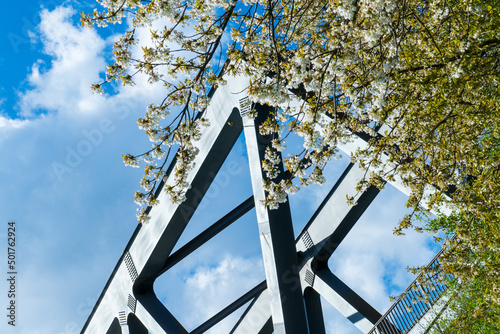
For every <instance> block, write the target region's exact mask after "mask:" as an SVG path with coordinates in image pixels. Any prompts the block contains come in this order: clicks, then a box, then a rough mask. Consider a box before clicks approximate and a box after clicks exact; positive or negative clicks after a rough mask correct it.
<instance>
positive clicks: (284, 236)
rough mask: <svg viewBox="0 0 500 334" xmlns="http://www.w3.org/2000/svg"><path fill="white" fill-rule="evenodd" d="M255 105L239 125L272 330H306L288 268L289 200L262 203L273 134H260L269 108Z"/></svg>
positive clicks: (292, 256)
mask: <svg viewBox="0 0 500 334" xmlns="http://www.w3.org/2000/svg"><path fill="white" fill-rule="evenodd" d="M256 109H257V117H256V118H255V119H253V118H250V117H248V115H247V116H243V126H244V131H245V142H246V146H247V153H248V161H249V164H250V176H251V179H252V188H253V194H254V200H255V209H256V213H257V221H258V225H259V234H260V242H261V248H262V257H263V259H264V269H265V273H266V281H267V290H268V294H269V297H270V308H271V314H272V321H273V328H274V333H276V334H293V333H296V334H304V333H307V332H308V330H307V321H306V313H305V308H304V301H303V298H302V292H301V291H300V290H299V289H297V288H296V287H295V285H296V284H295V282H296V281H298V280H299V277H298V272H297V271H290V268H297V266H298V264H297V255H296V249H295V242H294V233H293V225H292V216H291V213H290V206H289V202H288V200H287V201H286V202H285V203H282V204H280V205H279V207H278V208H276V209H269V208H266V207H265V206H264V202H265V199H266V192H265V190H264V187H263V184H264V181H265V180H269V178H268V177H267V176H266V172H264V171H263V170H262V162H263V161H264V160H265V150H266V148H267V147H268V146H269V145H270V144H271V141H272V139H273V138H274V137H273V136H272V135H266V136H264V135H261V134H260V131H259V126H260V125H261V124H263V122H264V121H265V120H266V119H267V118H268V117H271V116H270V115H271V112H272V110H271V108H269V107H267V106H260V105H257V106H256ZM277 154H278V155H280V154H279V152H277ZM279 168H280V171H279V173H278V176H277V180H278V181H279V178H280V177H282V175H283V167H282V166H279ZM275 181H276V180H275Z"/></svg>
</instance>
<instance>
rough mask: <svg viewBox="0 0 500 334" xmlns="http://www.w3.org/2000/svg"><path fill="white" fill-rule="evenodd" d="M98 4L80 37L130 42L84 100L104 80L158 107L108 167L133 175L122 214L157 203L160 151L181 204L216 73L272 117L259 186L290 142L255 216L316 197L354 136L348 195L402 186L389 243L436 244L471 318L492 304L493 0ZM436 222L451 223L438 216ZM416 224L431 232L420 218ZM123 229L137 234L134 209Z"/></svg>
mask: <svg viewBox="0 0 500 334" xmlns="http://www.w3.org/2000/svg"><path fill="white" fill-rule="evenodd" d="M98 2H99V3H100V5H101V6H102V7H103V10H102V11H98V10H95V11H94V13H92V14H83V15H82V23H83V24H84V25H87V26H92V25H98V26H106V25H108V24H111V23H120V22H121V21H122V20H127V22H128V24H129V25H128V27H129V28H128V30H127V31H126V32H125V33H124V34H123V36H122V37H121V38H120V39H119V40H118V41H117V42H116V43H115V45H114V53H115V60H114V63H113V64H111V65H109V66H108V68H107V71H106V77H105V79H104V80H103V82H102V83H99V84H95V85H94V86H93V89H94V90H95V91H97V92H100V91H102V90H103V85H105V84H107V83H108V82H110V81H120V82H122V83H123V84H125V85H133V84H134V78H135V76H136V75H137V74H138V73H142V74H144V75H146V76H147V77H148V79H149V81H150V82H161V83H163V85H164V87H165V98H164V99H163V101H161V102H160V103H158V104H151V105H150V106H149V107H148V109H147V111H146V114H145V116H144V117H143V118H141V119H139V120H138V124H139V127H140V128H141V129H143V130H144V131H145V132H146V134H147V135H148V136H149V139H150V140H151V142H152V143H153V145H152V148H151V149H149V150H147V151H146V152H145V153H143V154H140V155H131V154H127V155H124V156H123V158H124V161H125V163H126V164H128V165H131V166H134V167H139V166H141V165H143V166H144V168H145V169H144V177H143V179H142V182H141V185H142V187H143V188H144V191H143V192H137V193H136V195H135V198H136V202H138V203H139V204H141V205H154V204H155V203H156V201H157V199H156V198H155V196H154V194H155V190H156V188H157V187H158V185H159V182H160V181H161V180H162V179H163V178H164V177H165V163H166V161H167V159H168V156H169V154H170V153H171V151H172V147H178V153H177V164H176V167H175V170H174V172H173V173H174V175H175V179H176V183H175V185H170V186H167V187H165V189H164V191H166V192H167V193H168V194H169V195H170V197H171V199H172V200H173V201H182V200H183V198H184V193H185V191H186V186H187V184H186V175H187V172H188V171H189V170H190V168H191V167H192V163H193V159H194V157H195V156H196V154H197V150H196V148H195V145H193V143H194V142H195V141H196V140H198V139H199V137H200V129H201V128H202V127H204V126H209V124H208V122H207V120H206V119H204V118H197V117H196V115H197V114H198V112H200V111H202V110H203V109H204V108H205V107H206V106H207V104H208V103H209V99H208V92H209V89H210V87H212V86H213V85H215V86H217V85H224V80H223V78H222V77H219V76H218V75H217V74H218V73H219V72H220V71H221V70H222V68H223V67H224V72H225V73H227V74H230V75H245V76H247V77H249V78H250V82H251V84H250V86H249V87H248V94H249V96H250V98H251V100H252V101H253V102H254V103H261V104H267V105H270V106H273V107H275V109H274V110H275V112H274V113H273V115H272V116H271V117H269V119H268V120H267V121H266V122H265V123H264V125H263V126H262V127H261V129H260V131H261V132H263V133H278V134H279V139H277V140H275V141H274V142H273V149H269V150H268V154H267V159H266V161H265V162H264V165H263V168H264V170H266V171H267V173H268V176H269V178H270V179H271V180H272V179H273V177H274V175H273V170H275V168H274V167H273V166H274V165H275V164H277V163H281V162H280V160H279V159H277V156H276V152H277V151H282V150H283V149H284V147H285V146H286V141H285V138H286V137H287V135H288V134H289V133H294V134H297V135H299V136H301V137H302V138H303V149H301V150H300V152H299V151H298V152H295V154H292V155H291V156H289V157H287V158H285V159H284V164H285V166H286V169H287V171H288V173H287V175H289V177H290V179H289V180H281V181H280V182H272V181H271V182H269V183H268V184H266V185H265V186H266V190H267V191H268V200H267V202H266V203H265V205H268V206H269V207H275V206H277V205H279V203H280V202H282V201H283V200H284V199H285V198H286V196H284V195H285V194H287V193H291V192H294V191H297V189H298V187H299V186H306V185H308V184H311V183H322V182H324V176H323V174H322V171H323V169H324V167H325V165H326V163H327V162H328V161H329V160H331V159H332V158H335V157H338V151H337V149H336V147H337V145H338V144H339V143H343V142H347V141H349V140H351V139H352V136H353V134H355V133H356V134H362V135H363V136H365V138H368V139H369V145H368V146H367V147H365V148H362V149H359V150H358V151H357V152H356V153H355V154H354V155H353V156H352V160H353V161H357V162H358V163H359V164H360V165H361V166H363V167H364V168H366V170H367V174H366V179H365V180H362V181H361V182H360V184H359V189H360V190H361V189H362V188H363V187H366V186H368V185H369V184H375V185H376V186H378V187H383V186H384V183H385V182H386V181H388V180H389V181H390V180H393V179H394V178H395V177H396V175H398V176H399V177H401V179H402V182H403V183H404V184H405V185H406V186H408V187H409V188H410V189H411V195H410V196H409V199H408V202H407V206H408V207H410V208H412V209H413V212H412V213H411V214H409V215H408V216H406V217H405V218H404V219H402V220H401V222H400V224H399V225H398V226H397V227H396V229H395V233H397V234H403V233H404V230H405V229H408V228H415V229H416V230H417V231H424V230H427V231H428V232H431V233H438V232H444V233H445V235H446V236H445V237H444V241H443V242H444V246H445V248H446V249H447V251H446V252H445V256H444V257H443V266H444V268H445V269H446V270H448V271H449V273H452V274H453V275H454V276H455V277H457V278H458V279H459V280H462V281H463V282H471V281H478V280H480V281H481V282H482V283H483V284H482V285H481V286H482V287H483V288H482V290H481V293H480V294H479V295H480V296H481V298H483V299H482V300H483V301H484V303H485V304H484V305H487V304H488V303H489V304H490V305H492V303H493V304H496V305H498V303H499V302H500V301H499V299H498V296H499V295H500V272H499V270H500V211H499V210H498V208H499V207H500V122H499V121H500V75H499V74H500V71H499V69H500V67H499V66H500V52H499V47H500V29H499V27H500V1H498V0H427V1H414V0H403V1H401V0H302V1H296V0H268V1H262V2H259V1H256V0H241V1H233V0H150V1H139V0H98ZM158 22H160V23H162V26H163V27H162V28H159V29H154V28H151V30H150V39H151V40H150V41H149V42H148V43H147V46H143V47H142V51H143V52H142V56H140V57H137V58H135V57H133V56H132V55H133V52H132V49H133V48H134V47H136V46H137V44H138V43H139V41H138V37H137V31H138V29H142V28H144V27H156V26H158ZM228 41H229V42H228ZM224 64H225V65H224ZM292 179H298V180H300V185H299V183H298V182H295V183H294V182H292ZM429 185H431V186H432V187H434V189H435V191H432V192H429V191H428V189H429ZM443 207H446V208H447V209H448V210H450V211H451V212H452V214H451V215H446V216H444V215H442V214H439V212H440V210H441V209H442V208H443ZM431 210H433V212H438V219H434V220H429V219H425V217H426V215H427V214H428V213H429V212H430V211H431ZM419 217H420V218H422V217H423V218H424V219H423V222H419V221H421V220H419V219H415V218H419ZM138 219H139V221H140V222H145V221H147V215H146V211H145V210H144V209H143V210H142V211H141V212H140V214H139V215H138ZM452 236H454V238H452ZM436 238H437V239H438V240H439V239H441V238H440V237H438V236H436ZM478 314H480V312H479V313H478Z"/></svg>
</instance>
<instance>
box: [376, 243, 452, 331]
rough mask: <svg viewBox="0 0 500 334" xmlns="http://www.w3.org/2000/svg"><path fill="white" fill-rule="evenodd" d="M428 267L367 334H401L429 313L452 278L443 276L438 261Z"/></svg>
mask: <svg viewBox="0 0 500 334" xmlns="http://www.w3.org/2000/svg"><path fill="white" fill-rule="evenodd" d="M442 252H443V251H442V250H441V251H440V252H439V253H438V254H436V256H435V257H434V258H433V259H432V261H431V262H430V263H429V265H428V266H427V268H428V269H429V270H426V273H422V274H420V275H419V276H418V277H417V278H416V279H415V280H414V281H413V282H412V283H411V284H410V285H409V287H408V288H407V289H406V290H405V291H404V292H403V293H402V294H401V295H400V296H399V298H398V299H397V300H396V302H395V303H394V304H393V305H392V306H391V307H390V308H389V310H387V312H386V313H385V314H384V315H383V316H382V318H381V319H380V320H379V321H378V322H377V323H376V324H375V326H374V327H373V328H372V329H371V330H370V332H368V334H405V333H408V332H409V331H410V330H411V329H412V328H413V327H414V326H415V325H416V324H417V323H418V322H419V320H420V319H421V318H422V317H423V316H424V315H425V314H426V313H427V312H428V311H429V310H430V309H431V307H432V306H433V305H434V304H435V303H436V301H437V300H438V299H439V298H440V297H441V295H442V294H443V292H444V291H445V290H446V289H447V288H448V283H449V282H450V281H451V279H452V278H453V277H452V276H451V275H446V274H444V272H443V270H442V268H441V267H440V262H439V257H440V255H441V254H442Z"/></svg>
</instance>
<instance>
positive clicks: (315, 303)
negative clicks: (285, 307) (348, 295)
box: [304, 288, 326, 334]
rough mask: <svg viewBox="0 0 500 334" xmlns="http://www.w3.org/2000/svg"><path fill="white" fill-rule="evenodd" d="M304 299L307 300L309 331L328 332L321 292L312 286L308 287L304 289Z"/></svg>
mask: <svg viewBox="0 0 500 334" xmlns="http://www.w3.org/2000/svg"><path fill="white" fill-rule="evenodd" d="M304 300H305V302H306V311H307V322H308V323H309V331H310V332H311V333H312V334H326V331H325V320H324V318H323V307H322V306H321V297H320V295H319V293H317V292H316V291H315V290H314V289H312V288H307V289H305V290H304Z"/></svg>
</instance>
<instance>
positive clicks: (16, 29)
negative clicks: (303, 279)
mask: <svg viewBox="0 0 500 334" xmlns="http://www.w3.org/2000/svg"><path fill="white" fill-rule="evenodd" d="M92 5H93V3H90V5H87V4H85V3H82V2H62V1H48V2H47V1H44V2H43V7H42V5H41V2H39V1H25V2H23V4H22V6H21V5H19V4H18V3H15V2H7V3H6V4H4V6H3V10H2V11H1V13H0V18H1V20H0V22H1V23H0V24H1V25H2V30H1V34H0V35H1V38H2V43H1V45H2V49H1V52H0V74H1V75H0V152H1V153H2V158H1V159H0V185H1V188H0V245H3V246H2V247H0V249H4V250H5V249H6V242H7V240H6V232H7V222H8V221H9V220H12V219H14V220H15V221H16V222H17V227H18V230H17V261H18V268H17V269H18V273H19V274H18V282H17V290H18V299H17V305H18V317H17V326H16V327H15V328H11V327H10V326H7V323H6V320H5V316H4V317H1V318H0V319H4V320H2V321H0V332H1V333H29V334H36V333H41V334H45V333H48V334H52V333H54V334H61V333H66V334H67V333H79V331H80V329H81V327H82V326H83V324H84V322H85V320H86V318H87V316H88V314H89V313H90V310H91V308H92V306H93V304H94V302H95V300H96V299H97V297H98V296H99V294H100V293H101V290H102V288H103V287H104V285H105V282H106V281H107V279H108V277H109V275H110V274H111V272H112V270H113V267H114V265H115V264H116V262H117V260H118V258H119V256H120V254H121V253H122V251H123V249H124V248H125V245H126V243H127V241H128V239H129V238H130V236H131V234H132V232H133V230H134V229H135V226H136V219H135V213H136V208H137V206H136V205H135V204H134V202H133V192H134V191H135V190H138V189H137V188H138V184H139V179H140V177H141V171H140V170H138V169H133V168H130V167H125V166H124V165H123V163H122V161H121V156H120V155H121V154H122V153H140V152H142V151H143V150H144V148H146V147H148V145H149V142H148V140H147V139H146V137H145V136H144V135H143V134H142V133H141V131H140V130H139V129H138V128H137V126H136V119H137V118H138V117H141V116H142V114H143V112H144V111H145V108H146V106H147V104H148V103H150V102H155V101H158V100H159V99H161V98H162V88H161V87H158V86H151V85H148V84H147V83H146V81H145V80H144V79H141V78H139V80H138V83H137V85H136V86H135V87H132V88H131V87H117V88H116V91H115V92H114V93H113V94H112V95H103V96H100V95H93V94H92V93H91V92H90V89H89V86H90V85H91V84H92V83H95V82H97V81H99V77H100V76H102V74H103V71H104V69H105V64H106V61H107V60H109V59H107V57H108V56H109V54H110V47H111V44H112V41H113V38H115V36H114V35H113V34H114V33H116V32H119V31H120V29H122V28H114V30H113V31H109V30H106V31H101V30H99V31H95V30H84V29H82V28H81V27H80V25H79V22H78V21H79V14H78V13H79V12H81V11H83V10H89V9H90V8H91V6H92ZM229 161H232V162H233V164H230V163H229ZM229 161H228V163H227V164H225V165H224V167H223V168H222V171H223V173H224V172H225V174H222V175H221V176H220V177H219V178H217V179H216V181H215V183H214V184H213V185H212V188H211V189H210V190H209V193H208V195H207V198H206V199H205V200H204V202H203V203H202V204H201V206H202V209H200V211H199V212H197V214H196V215H195V217H194V220H193V222H192V223H191V224H190V225H188V228H187V230H186V234H185V236H183V238H182V239H181V241H180V244H182V243H184V242H186V241H188V240H189V238H190V237H192V236H194V235H195V234H196V233H197V232H200V231H201V230H202V229H203V228H204V227H206V226H208V225H209V224H210V223H212V222H214V221H215V220H216V219H218V218H219V217H221V216H222V215H224V214H225V213H226V212H227V211H228V210H230V209H232V208H233V207H234V206H236V205H237V204H239V203H240V202H241V201H242V200H244V199H246V198H247V197H248V196H249V195H250V194H251V186H250V179H249V174H248V166H247V161H246V158H245V154H244V142H243V139H242V138H241V139H240V141H239V142H238V144H237V145H236V147H235V148H234V150H233V152H232V153H231V156H230V158H229ZM346 164H347V161H346V159H344V160H341V161H334V162H333V163H332V165H331V166H329V167H328V175H330V179H329V181H328V182H327V184H326V185H324V186H322V187H319V186H315V187H310V188H308V189H305V190H304V191H301V192H299V193H298V194H297V195H295V196H293V197H292V198H291V204H292V210H293V212H292V213H293V218H294V225H295V233H296V234H297V233H298V232H300V229H301V228H302V227H303V226H304V224H305V223H306V222H307V220H308V219H309V217H310V215H311V214H312V213H313V211H314V207H315V206H316V205H317V204H319V203H320V202H321V200H322V199H323V197H324V196H325V195H326V194H327V192H328V190H329V188H330V187H331V186H332V185H333V183H334V181H335V177H336V176H337V175H339V174H340V173H341V172H342V170H343V168H344V167H345V166H346ZM235 166H238V167H235ZM404 201H405V198H404V196H402V195H400V194H399V193H398V192H397V191H396V190H394V189H391V188H389V187H388V189H386V190H384V191H383V192H382V193H381V194H380V195H379V197H378V198H377V199H376V200H375V203H374V205H372V206H371V207H370V209H369V210H368V212H367V213H365V215H363V217H362V219H361V220H360V221H359V223H358V224H357V225H356V226H355V227H354V229H353V231H352V233H351V234H350V235H349V236H348V237H347V238H346V240H345V242H344V243H343V244H342V245H341V246H340V247H339V249H338V250H337V252H336V253H335V254H334V256H333V257H332V260H331V261H330V266H331V268H332V270H333V271H334V273H336V274H337V275H338V276H339V277H341V278H342V279H344V281H345V282H346V283H347V284H348V285H350V286H351V287H352V288H353V289H354V290H356V291H357V292H358V293H359V294H360V295H361V296H363V297H364V298H365V299H366V300H367V301H369V302H370V303H372V304H373V305H374V306H375V307H376V308H377V309H378V310H379V311H381V312H382V311H384V310H385V309H386V308H387V307H388V306H389V305H390V303H389V301H388V298H387V295H388V294H389V293H395V292H397V291H399V290H401V289H404V288H405V287H406V285H407V284H408V283H409V282H410V281H411V280H412V277H411V276H410V275H408V274H407V273H406V271H405V269H404V268H405V267H406V266H407V265H416V264H423V263H426V262H427V261H428V260H429V259H430V258H431V257H432V256H433V254H434V253H435V250H432V249H431V248H432V244H431V243H430V240H429V239H428V238H426V237H425V236H422V235H416V234H409V235H408V236H407V237H405V238H396V237H394V236H392V228H393V227H394V226H395V224H396V223H397V221H398V219H399V218H400V217H402V215H403V214H404V212H405V211H404V205H403V204H404ZM259 247H260V246H259V242H258V233H257V225H256V221H255V214H254V213H253V211H252V212H250V213H248V214H247V215H245V216H244V217H243V218H242V219H241V220H240V221H238V222H237V223H235V224H234V226H231V227H230V228H228V229H227V231H224V232H223V233H222V234H221V235H220V236H217V237H216V238H215V239H213V240H212V241H211V242H209V243H208V244H206V245H204V246H203V247H202V248H201V249H200V250H199V251H197V252H196V253H194V254H193V255H192V256H190V257H188V258H187V259H186V261H185V262H184V263H182V264H179V265H177V266H175V267H174V268H172V270H171V271H169V272H168V273H167V274H165V275H164V276H163V277H161V278H159V279H158V281H157V283H156V285H155V290H156V291H157V294H158V296H159V297H160V299H162V301H164V303H165V304H166V305H167V307H169V309H171V311H172V313H173V314H174V315H176V316H177V317H178V318H179V320H181V322H183V323H184V324H185V325H186V327H188V328H194V327H196V326H197V325H198V324H200V323H201V322H203V321H204V320H206V319H207V318H208V317H210V316H211V315H213V314H214V313H215V312H216V311H217V310H219V309H220V308H222V307H224V306H226V305H227V304H228V303H229V302H230V301H231V298H235V297H238V296H239V295H240V294H242V293H244V292H245V289H248V288H251V287H253V286H254V285H255V284H257V283H258V282H260V281H261V280H262V279H264V274H263V269H262V264H261V260H260V248H259ZM2 256H3V258H4V259H5V260H1V258H2ZM6 258H7V254H6V253H4V254H3V255H0V272H2V273H4V274H6V271H7V268H6V264H5V263H6ZM2 263H3V264H2ZM235 281H236V282H238V284H234V282H235ZM0 282H1V283H0V296H2V297H1V298H0V303H1V305H5V307H6V305H7V302H8V300H7V298H6V292H7V283H6V281H5V280H1V281H0ZM3 307H4V306H2V309H4V308H3ZM325 317H327V319H326V323H327V326H328V328H329V332H330V333H333V329H334V328H336V332H337V333H338V332H342V333H356V332H357V330H356V329H355V328H354V327H353V326H351V325H350V323H349V322H348V321H347V320H345V319H343V318H342V317H340V316H339V315H338V314H337V313H336V311H335V310H334V309H333V308H332V307H330V306H328V305H325ZM223 326H228V325H227V324H226V325H224V324H222V325H221V327H219V328H215V329H214V331H212V333H224V332H225V329H224V327H223Z"/></svg>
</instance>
